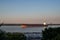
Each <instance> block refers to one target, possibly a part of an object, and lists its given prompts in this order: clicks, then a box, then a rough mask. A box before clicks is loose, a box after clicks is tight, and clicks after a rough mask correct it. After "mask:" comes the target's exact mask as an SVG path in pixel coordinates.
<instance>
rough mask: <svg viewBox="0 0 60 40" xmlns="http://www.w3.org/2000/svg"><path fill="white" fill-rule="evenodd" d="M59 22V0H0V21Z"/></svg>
mask: <svg viewBox="0 0 60 40" xmlns="http://www.w3.org/2000/svg"><path fill="white" fill-rule="evenodd" d="M44 21H46V22H47V23H60V0H0V23H1V22H4V23H38V24H39V23H43V22H44Z"/></svg>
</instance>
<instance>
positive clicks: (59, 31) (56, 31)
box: [42, 27, 60, 40]
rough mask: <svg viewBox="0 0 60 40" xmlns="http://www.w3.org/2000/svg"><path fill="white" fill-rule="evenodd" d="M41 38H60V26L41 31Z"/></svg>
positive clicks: (54, 39) (56, 39)
mask: <svg viewBox="0 0 60 40" xmlns="http://www.w3.org/2000/svg"><path fill="white" fill-rule="evenodd" d="M42 34H43V37H42V40H60V27H58V28H46V29H45V30H44V31H42Z"/></svg>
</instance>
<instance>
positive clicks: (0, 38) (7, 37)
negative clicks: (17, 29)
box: [0, 30, 26, 40]
mask: <svg viewBox="0 0 60 40" xmlns="http://www.w3.org/2000/svg"><path fill="white" fill-rule="evenodd" d="M0 40H26V36H25V35H24V34H23V33H10V32H8V33H7V32H4V31H2V30H0Z"/></svg>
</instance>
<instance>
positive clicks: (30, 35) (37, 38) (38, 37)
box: [24, 32, 42, 40]
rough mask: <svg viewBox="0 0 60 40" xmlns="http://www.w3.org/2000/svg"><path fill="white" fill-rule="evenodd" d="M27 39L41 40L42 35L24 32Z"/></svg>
mask: <svg viewBox="0 0 60 40" xmlns="http://www.w3.org/2000/svg"><path fill="white" fill-rule="evenodd" d="M24 34H25V35H26V37H27V40H41V39H42V33H41V32H24Z"/></svg>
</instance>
